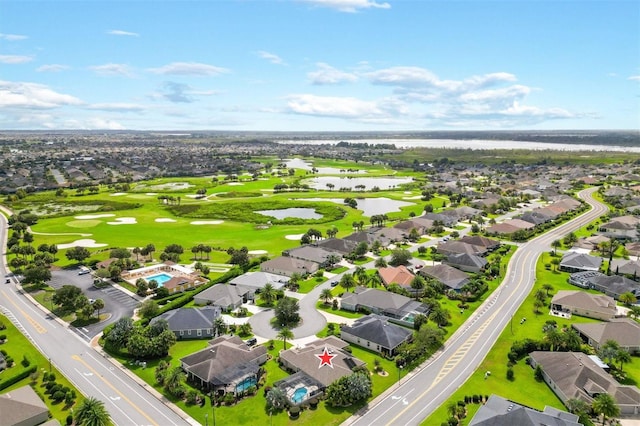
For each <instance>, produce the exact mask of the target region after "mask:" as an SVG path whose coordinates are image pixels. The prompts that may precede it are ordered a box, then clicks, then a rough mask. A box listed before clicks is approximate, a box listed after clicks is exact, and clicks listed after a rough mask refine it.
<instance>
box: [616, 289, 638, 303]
mask: <svg viewBox="0 0 640 426" xmlns="http://www.w3.org/2000/svg"><path fill="white" fill-rule="evenodd" d="M619 300H620V302H622V303H624V304H625V305H626V306H631V305H633V304H635V303H636V301H637V299H636V296H635V295H634V294H633V293H631V292H630V291H627V292H625V293H622V294H621V295H620V299H619Z"/></svg>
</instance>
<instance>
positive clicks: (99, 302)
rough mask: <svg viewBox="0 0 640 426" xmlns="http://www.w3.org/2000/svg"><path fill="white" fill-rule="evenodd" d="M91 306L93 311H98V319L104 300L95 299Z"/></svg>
mask: <svg viewBox="0 0 640 426" xmlns="http://www.w3.org/2000/svg"><path fill="white" fill-rule="evenodd" d="M92 306H93V310H94V311H98V319H100V311H101V310H102V309H104V300H102V299H96V300H95V301H94V302H93V304H92Z"/></svg>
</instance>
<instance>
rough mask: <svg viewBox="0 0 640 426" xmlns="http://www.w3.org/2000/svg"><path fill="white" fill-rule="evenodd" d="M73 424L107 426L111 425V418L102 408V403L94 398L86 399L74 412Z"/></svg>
mask: <svg viewBox="0 0 640 426" xmlns="http://www.w3.org/2000/svg"><path fill="white" fill-rule="evenodd" d="M74 417H75V419H74V420H75V424H76V425H80V426H107V425H109V424H111V416H109V413H108V412H107V409H106V408H105V407H104V402H102V401H100V400H99V399H96V398H94V397H89V398H86V399H85V400H84V401H82V402H81V403H80V405H79V406H78V408H77V409H76V411H75V416H74Z"/></svg>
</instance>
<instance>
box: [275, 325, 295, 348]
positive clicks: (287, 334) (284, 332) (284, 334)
mask: <svg viewBox="0 0 640 426" xmlns="http://www.w3.org/2000/svg"><path fill="white" fill-rule="evenodd" d="M293 337H294V336H293V331H291V330H290V329H288V328H287V327H282V328H281V329H280V331H279V332H278V334H277V336H276V338H277V339H278V340H282V347H283V349H287V340H291V339H293Z"/></svg>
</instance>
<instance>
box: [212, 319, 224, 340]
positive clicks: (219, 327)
mask: <svg viewBox="0 0 640 426" xmlns="http://www.w3.org/2000/svg"><path fill="white" fill-rule="evenodd" d="M213 332H214V333H215V335H216V336H222V335H223V334H224V333H226V332H227V324H226V323H225V322H224V319H223V318H222V317H217V318H216V319H215V320H213Z"/></svg>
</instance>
